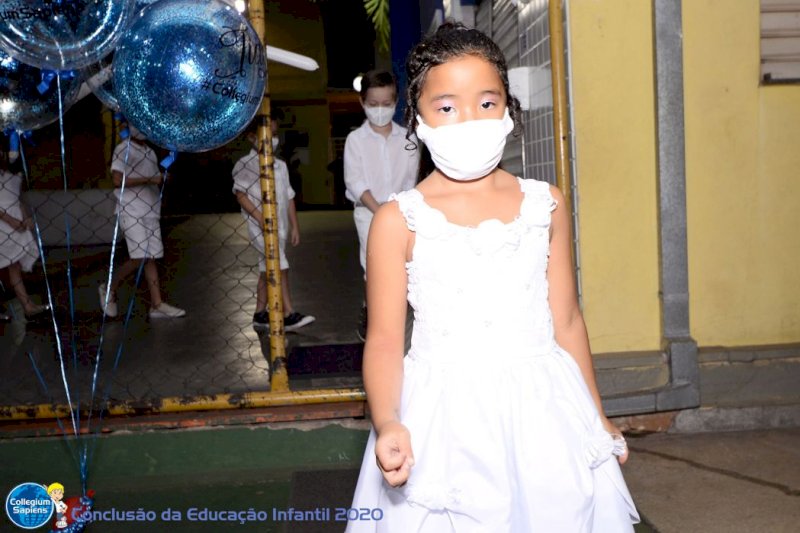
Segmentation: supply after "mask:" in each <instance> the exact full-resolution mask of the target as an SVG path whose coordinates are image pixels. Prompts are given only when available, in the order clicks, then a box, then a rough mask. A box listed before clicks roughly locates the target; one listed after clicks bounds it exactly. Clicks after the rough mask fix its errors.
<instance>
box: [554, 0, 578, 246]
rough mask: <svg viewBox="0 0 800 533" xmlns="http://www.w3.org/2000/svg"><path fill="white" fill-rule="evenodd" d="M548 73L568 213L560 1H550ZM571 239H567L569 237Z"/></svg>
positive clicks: (557, 156)
mask: <svg viewBox="0 0 800 533" xmlns="http://www.w3.org/2000/svg"><path fill="white" fill-rule="evenodd" d="M548 11H549V23H550V66H551V70H550V74H551V76H552V83H553V134H554V135H553V141H554V142H555V163H556V184H557V185H558V188H559V189H561V192H562V193H563V194H564V199H565V200H566V204H567V205H565V206H564V207H565V208H567V212H568V213H572V180H571V177H570V171H569V142H568V140H569V115H568V113H567V105H568V104H567V77H566V66H565V61H564V22H563V21H564V6H563V0H550V4H549V6H548ZM570 241H571V239H570Z"/></svg>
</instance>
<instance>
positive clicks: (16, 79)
mask: <svg viewBox="0 0 800 533" xmlns="http://www.w3.org/2000/svg"><path fill="white" fill-rule="evenodd" d="M41 84H42V71H41V70H39V69H38V68H36V67H32V66H30V65H26V64H25V63H21V62H20V61H18V60H16V59H13V58H11V57H10V56H9V55H8V54H6V53H5V52H2V51H0V130H3V131H5V130H8V129H13V130H16V131H28V130H35V129H38V128H41V127H42V126H46V125H48V124H50V123H51V122H55V121H56V120H58V117H59V110H58V82H57V81H56V80H52V81H50V83H49V84H45V85H46V87H45V86H44V85H41ZM80 86H81V79H80V77H79V76H72V77H65V75H63V74H62V77H61V94H62V97H61V100H62V104H61V105H62V108H63V111H64V112H66V111H67V109H69V107H70V106H71V105H72V104H73V103H74V102H75V99H76V98H77V96H78V90H79V89H80ZM40 89H45V90H44V92H41V91H40Z"/></svg>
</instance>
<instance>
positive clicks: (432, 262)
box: [348, 23, 638, 533]
mask: <svg viewBox="0 0 800 533" xmlns="http://www.w3.org/2000/svg"><path fill="white" fill-rule="evenodd" d="M406 70H407V73H408V80H409V85H408V92H407V95H406V100H407V104H408V107H407V111H406V122H407V124H408V126H409V132H410V133H414V132H416V135H417V137H418V138H419V139H420V140H421V141H422V142H424V143H425V144H426V146H427V148H428V149H429V150H430V153H431V158H432V159H433V162H434V164H435V165H436V169H435V170H434V171H433V172H432V173H431V174H430V175H429V176H428V177H427V178H425V179H424V180H423V181H422V182H421V183H420V184H419V185H417V187H416V188H415V189H412V190H410V191H406V192H403V193H400V194H397V195H394V196H393V197H392V198H391V200H392V201H389V202H388V203H386V204H385V205H384V206H382V207H381V208H380V209H379V210H378V212H377V213H376V215H375V218H374V219H373V221H372V227H371V229H370V233H369V242H368V248H367V250H368V253H367V305H368V307H369V316H370V322H369V334H368V335H367V341H366V344H365V347H364V364H363V368H364V388H365V390H366V393H367V401H368V403H369V408H370V413H371V418H372V425H373V431H372V432H371V434H370V438H369V441H368V443H367V449H366V452H365V454H364V461H363V464H362V467H361V474H360V476H359V480H358V485H357V488H356V492H355V497H354V499H353V504H352V508H356V509H359V508H363V509H380V510H381V512H382V518H381V520H380V521H352V522H349V523H348V531H350V532H363V531H387V532H394V531H396V532H403V533H410V532H419V531H424V532H432V533H446V532H476V531H481V532H489V531H491V532H495V531H497V532H512V533H527V532H537V531H542V532H548V533H549V532H589V531H592V532H595V533H596V532H608V533H619V532H631V531H633V527H632V524H633V523H634V522H636V521H638V515H637V512H636V509H635V507H634V505H633V501H632V500H631V496H630V494H629V493H628V489H627V487H626V485H625V481H624V480H623V478H622V473H621V471H620V466H619V463H622V462H624V461H625V460H626V459H627V456H628V450H627V446H626V445H625V440H624V439H623V438H622V435H621V434H620V432H619V430H618V429H617V428H616V427H615V426H614V425H613V424H612V423H611V422H610V421H609V420H608V418H606V416H605V415H604V413H603V407H602V404H601V401H600V394H599V393H598V390H597V385H596V382H595V377H594V369H593V367H592V357H591V353H590V350H589V340H588V336H587V333H586V327H585V324H584V321H583V317H582V315H581V311H580V308H579V307H578V302H577V295H576V289H575V277H574V272H573V268H572V260H571V253H570V238H569V235H570V230H569V224H570V214H569V213H568V212H567V210H566V207H565V202H564V197H563V196H562V194H561V192H560V190H559V189H557V188H555V187H552V186H550V185H549V184H548V183H546V182H541V181H535V180H523V179H520V178H517V177H514V176H512V175H511V174H509V173H507V172H505V171H504V170H502V169H500V168H499V167H498V163H499V162H500V159H501V157H502V155H503V149H504V147H505V142H506V136H507V135H508V134H509V133H511V132H512V131H513V130H514V128H515V125H516V124H518V123H519V119H520V113H521V111H520V107H519V102H518V101H517V100H516V99H515V98H514V97H513V96H510V95H509V90H508V89H509V85H508V73H507V67H506V61H505V58H504V57H503V54H502V52H501V50H500V49H499V48H498V46H497V45H496V44H495V43H494V42H492V40H491V39H489V38H488V37H486V36H485V35H484V34H482V33H481V32H479V31H477V30H472V29H467V28H465V27H464V26H461V25H458V24H450V23H447V24H444V25H443V26H441V27H440V28H439V29H438V30H437V32H436V33H435V34H433V35H430V36H428V37H425V38H424V39H423V41H422V42H421V43H419V44H418V45H417V46H416V47H415V48H414V49H413V50H412V51H411V53H410V55H409V58H408V60H407V62H406ZM406 300H408V302H410V304H411V306H412V307H413V308H414V334H413V337H412V341H411V349H410V350H409V352H408V354H407V355H406V356H405V357H404V354H403V331H404V321H405V313H406ZM614 455H617V456H618V460H616V459H615V458H614Z"/></svg>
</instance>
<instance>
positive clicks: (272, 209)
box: [249, 0, 289, 392]
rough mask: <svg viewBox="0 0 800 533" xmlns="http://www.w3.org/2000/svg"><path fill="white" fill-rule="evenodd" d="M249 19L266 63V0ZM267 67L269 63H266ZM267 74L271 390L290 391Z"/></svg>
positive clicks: (263, 126)
mask: <svg viewBox="0 0 800 533" xmlns="http://www.w3.org/2000/svg"><path fill="white" fill-rule="evenodd" d="M249 14H250V22H251V24H252V25H253V28H254V29H255V30H256V33H257V34H258V37H259V39H260V40H261V45H262V46H263V51H264V61H265V62H266V55H267V54H266V49H267V39H266V33H267V32H266V26H267V25H266V17H265V12H264V0H251V1H250V6H249ZM265 67H266V63H265ZM265 75H266V85H265V86H264V99H263V100H262V101H261V109H259V111H258V114H257V115H256V118H255V120H256V121H257V124H258V131H257V133H256V135H257V138H258V141H257V142H258V166H259V169H260V177H259V179H260V181H261V213H262V218H263V221H264V255H265V259H266V263H267V265H266V266H267V310H268V311H269V353H270V362H271V364H270V368H271V372H270V376H271V390H272V391H273V392H282V391H288V390H289V375H288V373H287V371H286V340H285V339H286V337H285V334H284V330H283V298H282V293H281V269H280V263H279V249H278V209H277V207H278V206H277V199H276V197H275V170H274V167H273V164H274V161H275V159H274V156H273V154H272V129H271V128H270V97H269V73H265Z"/></svg>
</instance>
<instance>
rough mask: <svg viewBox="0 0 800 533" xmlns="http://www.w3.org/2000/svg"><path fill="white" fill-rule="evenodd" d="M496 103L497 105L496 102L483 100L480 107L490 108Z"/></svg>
mask: <svg viewBox="0 0 800 533" xmlns="http://www.w3.org/2000/svg"><path fill="white" fill-rule="evenodd" d="M496 105H497V104H496V103H494V102H483V103H482V104H481V107H482V108H484V109H491V108H493V107H494V106H496Z"/></svg>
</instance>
